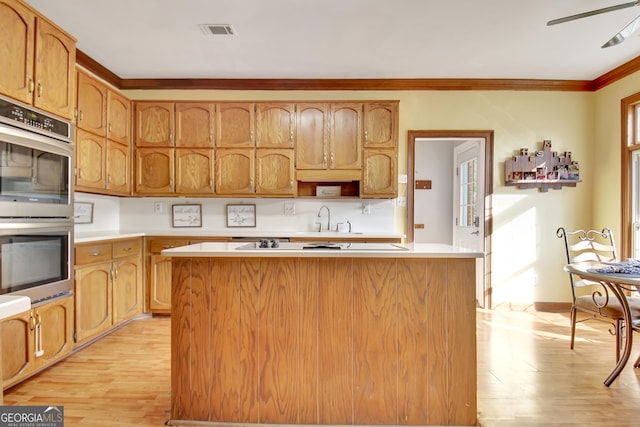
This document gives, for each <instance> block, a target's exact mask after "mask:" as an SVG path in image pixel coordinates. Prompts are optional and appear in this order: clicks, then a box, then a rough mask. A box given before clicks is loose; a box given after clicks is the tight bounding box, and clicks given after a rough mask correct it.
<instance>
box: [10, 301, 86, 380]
mask: <svg viewBox="0 0 640 427" xmlns="http://www.w3.org/2000/svg"><path fill="white" fill-rule="evenodd" d="M73 302H74V297H73V295H70V296H67V297H64V298H60V299H56V300H53V301H50V302H48V303H45V304H43V305H40V306H38V307H35V308H32V309H31V310H29V311H28V312H26V313H24V314H21V315H18V316H14V317H11V318H8V319H5V320H3V321H2V322H1V323H0V330H1V333H2V385H3V388H7V387H10V386H12V385H14V384H17V383H18V382H20V381H21V380H23V379H24V378H26V377H28V376H30V375H32V374H34V373H35V372H37V371H39V370H41V369H44V368H46V367H47V366H50V365H52V364H54V363H55V362H57V361H58V360H60V359H62V358H63V357H64V356H66V355H67V354H69V353H70V352H71V350H72V349H73V305H74V304H73Z"/></svg>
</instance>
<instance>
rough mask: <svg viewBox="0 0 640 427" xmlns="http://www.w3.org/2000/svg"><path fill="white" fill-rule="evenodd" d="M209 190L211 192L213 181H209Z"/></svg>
mask: <svg viewBox="0 0 640 427" xmlns="http://www.w3.org/2000/svg"><path fill="white" fill-rule="evenodd" d="M209 188H210V189H211V190H213V179H209Z"/></svg>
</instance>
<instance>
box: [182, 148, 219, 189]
mask: <svg viewBox="0 0 640 427" xmlns="http://www.w3.org/2000/svg"><path fill="white" fill-rule="evenodd" d="M176 193H178V194H212V193H213V150H201V149H200V150H199V149H189V148H176Z"/></svg>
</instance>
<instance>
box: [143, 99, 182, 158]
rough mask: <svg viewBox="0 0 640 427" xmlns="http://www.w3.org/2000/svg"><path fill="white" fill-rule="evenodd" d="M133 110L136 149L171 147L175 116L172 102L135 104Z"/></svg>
mask: <svg viewBox="0 0 640 427" xmlns="http://www.w3.org/2000/svg"><path fill="white" fill-rule="evenodd" d="M134 110H135V129H136V130H135V140H136V146H137V147H171V146H173V138H174V134H175V129H174V126H175V125H174V120H175V114H174V104H173V103H172V102H136V103H135V107H134Z"/></svg>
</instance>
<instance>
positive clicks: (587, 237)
mask: <svg viewBox="0 0 640 427" xmlns="http://www.w3.org/2000/svg"><path fill="white" fill-rule="evenodd" d="M556 236H558V238H560V239H563V241H564V247H565V252H566V255H567V263H572V262H587V261H600V262H602V261H613V262H615V261H618V255H617V253H616V245H615V242H614V240H613V233H612V232H611V229H610V228H603V229H602V231H597V230H588V231H584V230H576V231H567V230H565V228H564V227H560V228H558V230H556ZM569 280H570V281H571V292H572V294H573V298H574V300H575V297H576V295H575V287H577V286H585V285H590V284H593V283H592V282H588V281H585V280H580V279H579V278H574V276H573V275H572V274H569Z"/></svg>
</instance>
